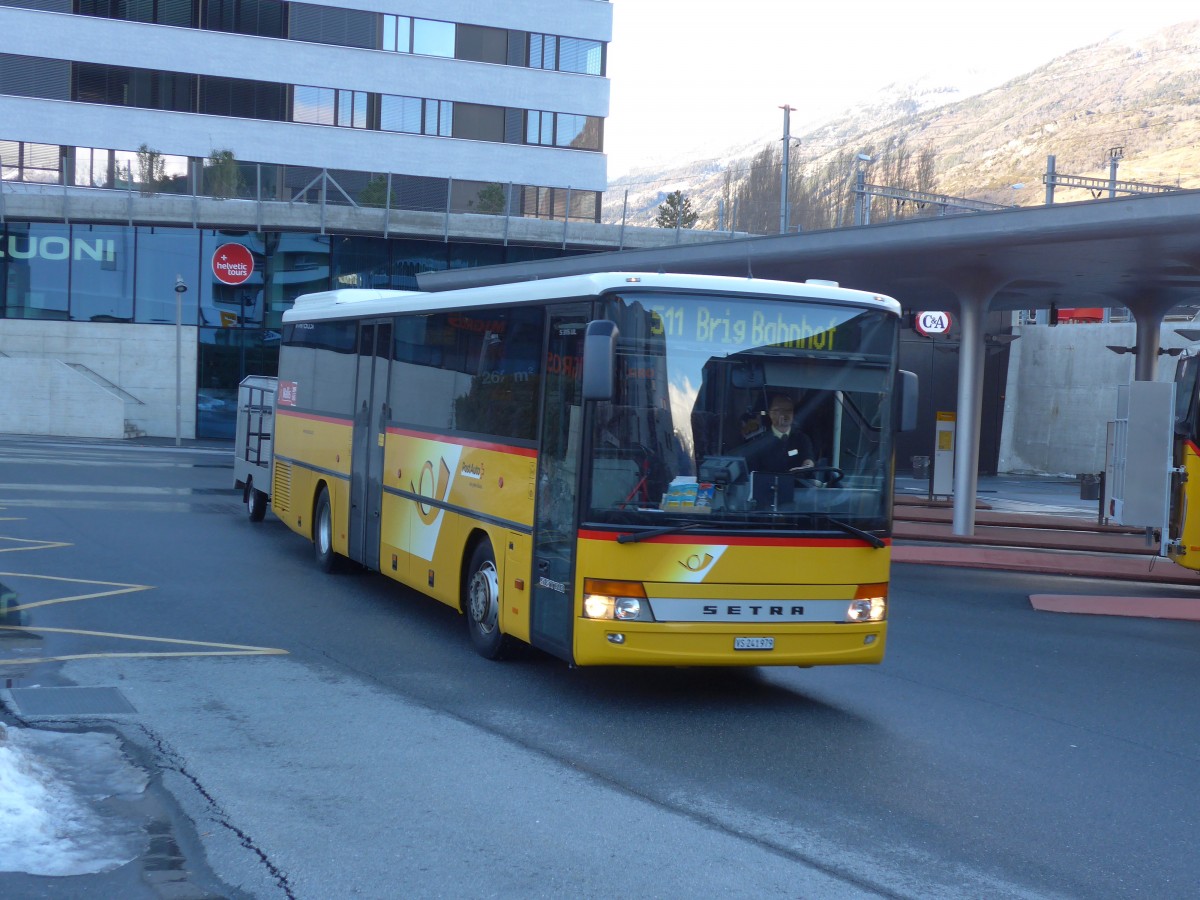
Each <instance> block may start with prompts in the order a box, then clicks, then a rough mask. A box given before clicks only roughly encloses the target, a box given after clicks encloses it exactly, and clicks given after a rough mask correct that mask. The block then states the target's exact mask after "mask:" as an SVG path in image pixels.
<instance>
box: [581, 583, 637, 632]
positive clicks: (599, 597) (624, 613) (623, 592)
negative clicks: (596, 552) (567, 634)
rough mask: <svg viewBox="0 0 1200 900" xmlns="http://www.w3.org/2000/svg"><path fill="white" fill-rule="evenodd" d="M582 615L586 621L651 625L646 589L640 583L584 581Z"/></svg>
mask: <svg viewBox="0 0 1200 900" xmlns="http://www.w3.org/2000/svg"><path fill="white" fill-rule="evenodd" d="M583 615H584V618H586V619H617V620H620V621H624V622H629V621H643V622H652V621H654V616H653V615H651V613H650V604H649V603H647V602H646V589H645V588H644V587H642V584H641V582H639V581H605V580H603V579H600V578H585V579H584V580H583Z"/></svg>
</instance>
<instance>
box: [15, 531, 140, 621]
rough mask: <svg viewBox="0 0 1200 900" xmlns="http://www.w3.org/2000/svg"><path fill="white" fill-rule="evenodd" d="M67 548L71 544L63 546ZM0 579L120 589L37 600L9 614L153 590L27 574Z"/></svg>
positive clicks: (22, 605)
mask: <svg viewBox="0 0 1200 900" xmlns="http://www.w3.org/2000/svg"><path fill="white" fill-rule="evenodd" d="M60 546H63V547H67V546H70V545H69V544H61V545H60ZM0 578H37V579H39V580H41V581H65V582H67V583H69V584H100V585H104V586H106V587H112V588H118V590H114V591H97V592H95V593H93V594H75V595H74V596H71V597H54V598H51V599H50V600H36V601H34V602H33V603H21V604H18V605H16V606H10V607H8V611H9V612H19V611H20V610H24V609H36V608H37V607H39V606H53V605H54V604H56V603H71V602H73V601H75V600H93V599H95V598H96V597H115V596H117V595H118V594H135V593H137V592H138V591H150V590H153V589H154V587H153V585H149V584H125V583H123V582H120V581H96V580H94V579H88V578H61V577H59V576H56V575H32V574H29V573H27V572H0Z"/></svg>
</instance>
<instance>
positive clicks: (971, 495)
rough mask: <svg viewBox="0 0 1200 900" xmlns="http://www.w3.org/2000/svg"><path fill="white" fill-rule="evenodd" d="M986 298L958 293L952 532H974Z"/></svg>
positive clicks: (965, 533)
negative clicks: (956, 398) (956, 397)
mask: <svg viewBox="0 0 1200 900" xmlns="http://www.w3.org/2000/svg"><path fill="white" fill-rule="evenodd" d="M990 300H991V292H990V291H989V292H988V294H987V296H986V297H980V296H970V295H964V294H960V295H959V311H958V323H959V331H960V334H959V350H958V413H957V416H956V422H955V434H954V528H953V530H954V533H955V534H962V535H973V534H974V533H975V497H976V495H977V494H978V489H979V433H980V426H981V424H982V422H981V420H982V415H981V411H982V408H983V367H984V359H985V354H986V349H985V348H984V343H983V319H984V313H985V312H986V309H987V304H988V302H989V301H990Z"/></svg>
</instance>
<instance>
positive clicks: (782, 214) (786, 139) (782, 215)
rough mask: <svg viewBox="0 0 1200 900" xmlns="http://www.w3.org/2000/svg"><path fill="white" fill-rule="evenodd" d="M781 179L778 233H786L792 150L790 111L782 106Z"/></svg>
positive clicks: (787, 107)
mask: <svg viewBox="0 0 1200 900" xmlns="http://www.w3.org/2000/svg"><path fill="white" fill-rule="evenodd" d="M779 108H780V109H782V110H783V173H782V174H783V177H782V178H781V179H780V182H781V183H780V186H779V233H780V234H787V233H788V159H789V158H790V156H791V150H792V121H791V116H792V109H793V107H791V106H788V105H786V104H785V105H783V106H781V107H779Z"/></svg>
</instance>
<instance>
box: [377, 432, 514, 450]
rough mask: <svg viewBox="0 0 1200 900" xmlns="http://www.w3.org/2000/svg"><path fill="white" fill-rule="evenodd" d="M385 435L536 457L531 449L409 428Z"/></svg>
mask: <svg viewBox="0 0 1200 900" xmlns="http://www.w3.org/2000/svg"><path fill="white" fill-rule="evenodd" d="M387 433H388V434H396V435H400V436H401V437H411V438H420V439H421V440H425V441H438V442H439V443H443V444H456V445H457V446H459V447H474V448H475V449H477V450H497V451H499V452H501V453H512V454H514V455H515V456H528V457H536V456H537V451H536V450H534V449H533V448H532V447H514V446H512V445H511V444H496V443H493V442H491V441H476V440H472V439H471V438H460V437H448V436H446V435H444V434H433V433H432V432H429V431H413V430H412V429H410V428H389V429H388V430H387Z"/></svg>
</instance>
